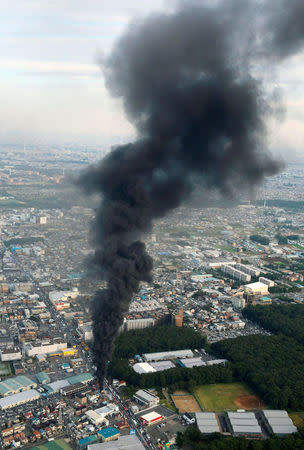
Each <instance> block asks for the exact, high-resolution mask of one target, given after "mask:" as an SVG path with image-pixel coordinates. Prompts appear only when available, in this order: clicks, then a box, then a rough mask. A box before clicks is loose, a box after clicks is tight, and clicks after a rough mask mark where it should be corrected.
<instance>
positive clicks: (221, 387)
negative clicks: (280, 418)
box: [195, 383, 266, 411]
mask: <svg viewBox="0 0 304 450" xmlns="http://www.w3.org/2000/svg"><path fill="white" fill-rule="evenodd" d="M195 395H196V397H197V398H198V400H199V402H200V404H201V405H202V407H203V408H204V410H205V411H225V410H229V411H233V410H237V409H248V410H251V409H255V408H261V409H263V408H266V405H265V404H264V403H262V402H261V400H260V399H259V398H258V397H257V396H256V395H255V394H254V393H253V392H252V391H251V389H250V388H249V387H248V386H247V385H246V384H245V383H220V384H209V385H204V386H199V387H197V388H196V389H195Z"/></svg>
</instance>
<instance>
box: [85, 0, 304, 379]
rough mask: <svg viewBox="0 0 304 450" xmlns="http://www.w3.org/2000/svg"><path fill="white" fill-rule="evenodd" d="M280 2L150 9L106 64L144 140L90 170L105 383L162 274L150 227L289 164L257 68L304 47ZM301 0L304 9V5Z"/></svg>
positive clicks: (96, 309) (95, 307)
mask: <svg viewBox="0 0 304 450" xmlns="http://www.w3.org/2000/svg"><path fill="white" fill-rule="evenodd" d="M244 3H246V8H245V7H244ZM278 3H280V8H279V9H278V11H277V13H276V14H275V13H274V14H273V15H272V13H270V12H269V14H268V13H267V14H268V15H266V16H265V17H263V16H259V10H260V8H262V6H261V2H259V8H256V4H255V2H249V1H248V2H244V1H243V0H242V1H241V2H238V1H229V0H226V1H224V2H223V3H218V4H217V6H216V7H211V8H207V7H202V6H196V5H192V6H189V4H188V5H187V7H181V8H180V9H179V10H178V11H177V12H175V13H174V14H168V15H165V14H162V15H155V16H151V17H150V18H148V19H146V20H145V21H143V22H140V23H136V24H132V25H131V26H130V27H129V29H128V30H127V32H126V33H125V35H124V36H122V38H121V39H120V40H119V42H118V43H117V45H116V47H115V48H114V50H113V52H112V54H111V55H110V57H109V58H108V59H107V60H106V61H104V62H103V69H104V73H105V77H106V81H107V86H108V88H109V90H110V92H112V94H113V95H114V96H118V97H122V99H123V102H124V107H125V110H126V112H127V114H128V117H129V119H130V120H131V121H132V123H133V124H134V125H135V127H136V130H137V140H136V141H135V142H133V143H131V144H127V145H122V146H119V147H116V148H115V149H113V150H112V151H111V152H110V153H109V154H107V156H106V157H105V158H104V159H103V160H102V161H101V163H100V164H99V165H98V166H95V167H92V168H89V169H88V170H87V172H86V173H84V174H83V176H82V177H81V179H80V183H81V184H82V185H84V187H85V189H86V190H87V191H88V192H99V193H100V194H101V197H102V200H101V204H100V207H99V210H98V212H97V215H96V219H95V222H94V239H95V245H96V250H95V257H94V264H95V265H97V266H98V267H99V268H100V269H101V270H102V272H103V273H104V276H105V278H106V280H107V288H106V289H104V290H101V291H99V292H97V293H96V295H95V298H94V301H93V304H92V317H93V333H94V343H93V353H94V358H95V364H96V366H97V376H98V378H99V381H100V382H101V383H102V381H103V378H104V376H105V373H106V363H107V361H108V360H109V359H110V357H111V353H112V346H113V339H114V337H115V335H116V334H117V331H118V328H119V326H120V325H121V324H122V321H123V315H124V314H125V313H126V312H127V310H128V306H129V303H130V301H131V299H132V297H133V295H134V293H135V292H136V291H137V290H138V288H139V284H140V282H142V281H149V280H151V270H152V260H151V258H150V256H149V255H148V254H147V253H146V249H145V245H144V244H143V243H142V242H141V241H140V240H139V239H140V235H141V234H142V233H144V232H147V231H149V230H150V228H151V224H152V222H153V220H154V219H155V218H157V217H161V216H163V215H164V214H166V213H167V212H168V211H170V210H172V209H173V208H176V207H177V206H178V205H180V203H181V202H182V201H183V200H184V199H186V198H187V196H189V194H190V193H191V191H192V190H193V189H194V186H201V187H204V189H206V188H207V189H208V188H212V189H214V188H217V189H218V190H219V191H220V192H222V193H223V194H225V193H226V192H231V191H232V192H233V191H234V190H236V189H239V188H240V187H244V186H246V185H247V186H248V185H249V186H253V185H255V184H257V183H259V182H260V181H261V180H263V178H264V177H265V176H267V175H270V174H273V173H275V172H276V171H277V169H278V165H277V163H275V162H274V161H273V160H272V159H271V157H270V156H269V155H268V154H267V152H265V150H264V137H265V130H264V119H265V117H266V115H268V114H270V113H271V108H270V106H269V101H268V99H267V95H266V94H265V92H264V90H263V85H262V83H261V81H259V80H258V79H255V78H254V77H253V76H252V75H251V74H250V71H251V66H252V62H255V61H256V59H257V58H265V53H267V52H268V53H269V54H272V52H273V53H275V56H276V58H281V57H285V56H287V54H288V53H290V52H289V49H292V50H294V48H295V47H294V46H297V45H298V37H299V35H298V33H295V36H296V38H297V42H295V40H294V39H292V36H290V38H291V39H290V41H291V42H289V44H287V43H286V42H285V47H284V50H283V49H282V47H281V46H280V45H279V41H280V39H283V35H284V33H282V32H281V31H280V30H284V26H286V23H285V21H284V20H283V19H284V17H283V16H282V14H281V13H282V10H284V8H283V6H284V5H285V3H284V2H278ZM291 3H292V2H291ZM286 4H287V3H286ZM295 5H296V6H297V7H299V8H301V2H295ZM268 6H269V3H268ZM274 6H275V5H274ZM268 9H269V8H268ZM262 10H263V11H267V8H266V7H265V8H264V9H263V8H262ZM302 12H303V11H302ZM254 14H255V15H256V16H254ZM290 14H292V12H290ZM249 16H250V17H249ZM302 16H303V14H302ZM261 17H262V20H261ZM249 19H250V20H249ZM253 19H254V20H253ZM298 20H299V18H298ZM249 23H253V25H252V26H249V25H248V24H249ZM301 25H302V22H301ZM265 27H268V28H267V30H266V31H267V32H266V31H265ZM278 27H279V28H278ZM298 28H299V29H301V30H302V28H301V27H300V25H299V26H298ZM265 42H267V49H266V47H264V43H265ZM257 55H259V56H257Z"/></svg>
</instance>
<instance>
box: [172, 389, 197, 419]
mask: <svg viewBox="0 0 304 450" xmlns="http://www.w3.org/2000/svg"><path fill="white" fill-rule="evenodd" d="M171 398H172V400H173V403H174V405H175V407H176V408H177V410H178V411H179V413H180V414H182V413H186V412H200V411H201V408H200V406H199V404H198V403H197V401H196V400H195V398H194V396H193V395H192V394H189V393H188V392H184V391H177V392H175V393H174V395H171Z"/></svg>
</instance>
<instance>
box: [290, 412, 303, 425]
mask: <svg viewBox="0 0 304 450" xmlns="http://www.w3.org/2000/svg"><path fill="white" fill-rule="evenodd" d="M289 417H290V418H291V420H292V421H293V423H294V425H295V426H296V427H297V428H298V430H301V429H302V430H303V429H304V412H302V411H301V412H295V413H290V414H289Z"/></svg>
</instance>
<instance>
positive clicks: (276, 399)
mask: <svg viewBox="0 0 304 450" xmlns="http://www.w3.org/2000/svg"><path fill="white" fill-rule="evenodd" d="M212 350H213V352H216V353H217V354H218V355H220V356H221V357H225V358H227V359H228V360H230V361H231V362H232V367H233V369H234V376H235V378H236V379H238V380H239V381H243V382H246V383H248V384H249V386H250V387H251V388H252V389H253V390H254V392H256V393H257V394H258V395H259V396H260V397H261V398H262V400H263V401H264V402H265V403H266V404H267V405H268V406H270V407H272V408H275V409H277V408H278V409H286V408H289V409H292V410H302V409H303V404H304V378H303V367H304V352H303V346H302V345H301V344H299V343H298V342H297V341H295V340H294V339H292V338H289V337H286V336H282V335H280V336H262V335H251V336H240V337H238V338H235V339H226V340H224V341H220V342H216V343H214V344H212Z"/></svg>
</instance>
